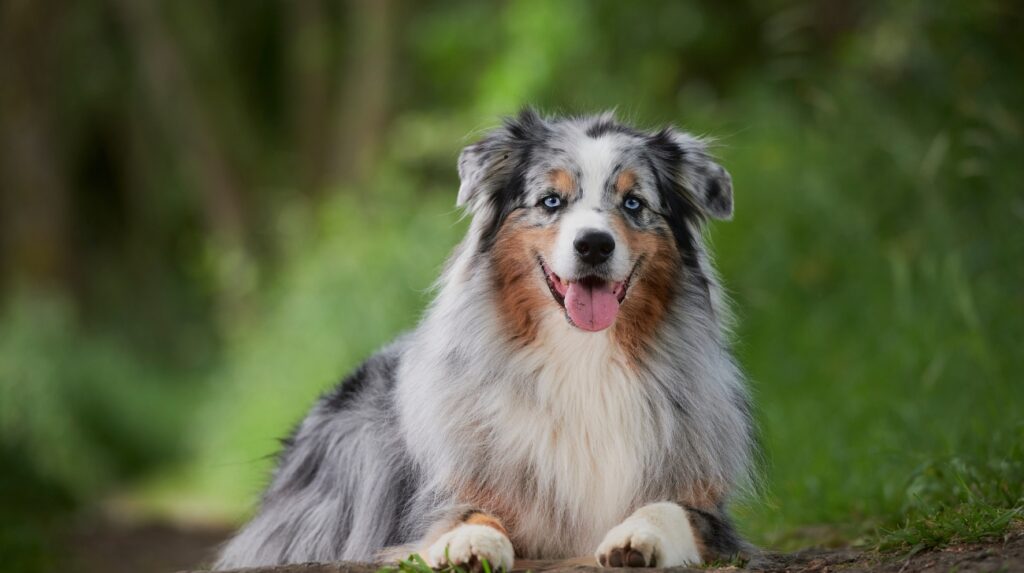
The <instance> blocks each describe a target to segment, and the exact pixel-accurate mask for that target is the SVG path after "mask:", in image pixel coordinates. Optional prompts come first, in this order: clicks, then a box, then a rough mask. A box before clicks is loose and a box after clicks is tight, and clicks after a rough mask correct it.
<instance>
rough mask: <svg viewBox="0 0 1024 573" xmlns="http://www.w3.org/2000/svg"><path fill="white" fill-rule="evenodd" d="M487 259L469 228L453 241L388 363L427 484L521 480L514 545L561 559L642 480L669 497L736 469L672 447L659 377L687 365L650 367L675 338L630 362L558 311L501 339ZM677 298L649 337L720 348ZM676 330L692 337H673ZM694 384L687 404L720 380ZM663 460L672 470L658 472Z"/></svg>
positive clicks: (501, 484)
mask: <svg viewBox="0 0 1024 573" xmlns="http://www.w3.org/2000/svg"><path fill="white" fill-rule="evenodd" d="M472 236H473V234H472V233H471V234H470V237H472ZM489 264H490V262H489V259H488V257H487V256H486V254H480V253H479V252H478V251H477V249H476V244H475V243H474V241H473V240H472V239H471V238H470V239H467V240H466V242H465V243H464V244H463V245H461V246H460V247H459V249H457V252H456V254H455V255H454V256H453V258H452V260H451V261H450V262H449V265H448V268H447V269H446V272H445V273H444V275H443V276H442V278H441V281H440V283H439V285H438V286H439V292H438V297H437V299H436V300H435V302H434V304H433V305H432V306H431V308H430V309H429V311H428V313H427V315H426V316H425V318H424V320H423V322H422V324H421V325H420V327H419V328H418V329H417V331H416V332H415V334H413V336H412V339H411V340H410V348H409V354H408V356H407V359H406V360H403V365H402V367H401V369H400V372H399V382H398V383H399V384H400V385H402V386H403V388H402V389H401V391H399V392H398V393H397V395H398V396H400V397H401V403H400V412H401V414H400V415H401V416H402V426H403V429H404V431H405V437H406V440H407V441H408V443H409V446H410V450H411V451H412V452H414V456H415V457H416V461H417V463H419V464H423V465H424V466H425V467H429V468H430V470H429V471H426V472H424V473H425V475H431V476H436V478H435V479H436V481H435V483H433V484H431V487H430V488H428V489H430V490H433V491H435V492H436V495H442V496H449V495H452V496H458V495H459V492H465V491H472V492H480V496H481V498H483V500H484V502H486V501H488V500H490V501H492V502H495V503H497V504H499V505H500V503H501V502H500V499H499V500H497V501H494V500H493V499H491V498H494V497H497V498H500V497H501V495H500V492H502V491H509V490H517V491H520V492H523V490H527V491H528V493H527V494H526V495H522V494H520V495H517V496H515V497H516V498H518V499H533V500H535V503H533V504H532V505H530V506H527V507H517V508H510V509H513V510H515V511H516V512H518V515H517V516H516V517H515V518H514V521H516V523H513V525H512V527H515V528H516V529H518V530H519V531H518V532H517V533H518V535H517V537H518V538H519V539H520V542H521V544H522V545H523V547H517V550H518V551H519V552H521V553H522V554H523V555H526V556H529V555H559V554H561V555H566V556H569V555H573V554H582V553H580V552H586V551H589V550H590V548H592V547H593V546H594V544H596V543H597V542H599V541H600V537H601V535H603V534H604V532H606V531H607V530H608V528H610V527H612V526H613V525H615V524H616V523H617V522H619V521H620V520H621V519H623V517H624V516H625V515H627V514H628V513H629V512H630V511H631V510H633V509H635V503H636V501H637V500H638V499H639V498H640V497H641V496H642V495H647V496H649V495H650V493H651V488H656V490H657V495H661V496H663V497H665V498H666V499H671V498H672V497H673V496H675V495H678V493H679V491H680V488H681V487H683V486H682V484H684V483H700V482H701V481H711V482H721V481H722V480H723V479H725V480H730V478H731V477H733V476H732V475H731V474H734V473H735V468H730V467H727V466H728V465H729V464H730V463H731V460H726V461H725V462H718V463H714V462H712V463H710V464H709V461H710V460H715V459H718V458H719V457H720V456H721V453H720V452H715V453H711V452H692V455H693V458H694V459H692V460H691V463H689V464H687V463H685V462H682V463H681V462H680V459H679V456H680V454H681V452H678V451H675V452H674V451H671V450H672V449H673V448H675V447H677V446H679V445H680V444H679V442H680V439H683V440H685V437H681V434H680V429H679V428H677V427H674V422H673V421H672V420H673V419H678V416H677V415H676V416H674V415H673V413H672V412H670V411H667V410H668V409H670V408H673V407H679V403H680V401H681V400H683V401H685V400H687V398H685V397H680V396H671V395H667V394H670V393H671V392H670V391H669V389H668V388H667V387H666V384H667V383H668V381H667V380H666V379H667V378H673V377H679V376H686V375H687V373H686V372H678V371H675V372H666V371H659V370H664V369H667V368H669V367H668V365H669V364H672V363H673V362H672V361H671V360H668V359H666V360H660V359H659V355H666V354H671V353H673V352H674V351H673V349H671V348H652V349H651V350H650V357H649V360H648V361H645V363H644V364H642V365H636V364H631V363H630V361H629V360H628V357H627V356H626V354H625V352H624V351H623V349H622V348H621V347H620V346H619V345H618V344H617V343H616V342H615V340H614V338H613V335H612V333H611V330H612V329H608V330H607V331H603V332H598V333H591V332H583V331H581V330H578V329H576V328H574V327H573V326H571V325H570V324H568V322H567V321H566V320H565V318H564V317H562V316H561V315H560V313H559V312H557V310H555V309H552V312H551V313H548V314H545V316H544V317H543V318H541V319H540V328H539V337H538V340H536V341H534V342H533V343H531V344H529V345H516V344H510V343H509V341H508V340H507V335H506V334H505V331H504V330H503V324H502V322H501V317H500V316H499V315H498V313H497V312H496V311H495V305H494V304H493V302H492V300H491V297H492V296H493V293H492V283H491V279H492V276H491V273H492V272H493V269H491V268H488V266H489ZM681 290H682V289H681ZM682 298H683V297H680V300H679V301H676V304H675V305H674V306H673V311H672V312H671V313H670V314H669V316H667V317H666V318H665V321H664V322H665V324H663V325H659V328H662V329H666V330H675V331H676V332H672V333H667V335H665V336H659V337H656V338H657V339H658V340H659V341H660V342H659V344H661V345H662V346H665V345H668V346H672V345H678V346H680V348H677V349H675V352H678V351H680V350H681V351H683V352H686V348H687V347H689V348H691V349H692V351H694V352H700V353H705V354H706V353H707V347H716V348H717V347H718V338H719V333H718V332H717V331H716V330H715V328H710V329H709V327H716V325H715V324H714V321H713V320H709V317H700V316H694V317H691V320H681V316H680V313H682V312H686V311H687V310H694V309H696V310H699V309H701V308H706V307H704V306H693V308H691V309H686V308H685V304H682V303H683V302H684V301H683V300H682ZM694 327H696V328H694ZM716 328H717V327H716ZM687 335H689V336H695V335H696V336H700V337H701V338H702V339H703V340H690V341H684V340H682V337H684V336H687ZM691 362H692V361H691ZM676 363H677V364H678V360H677V361H676ZM691 365H692V367H694V368H700V367H701V364H699V363H697V362H692V364H691ZM708 366H710V365H708ZM711 367H712V368H716V367H717V368H718V369H719V370H721V365H717V364H716V365H714V366H711ZM690 374H694V375H696V376H700V375H701V374H702V373H698V372H692V373H690ZM456 380H457V381H458V383H454V382H455V381H456ZM712 382H713V381H712ZM693 386H694V389H695V394H694V395H692V396H689V399H691V400H693V401H694V402H695V403H698V404H699V403H700V402H702V401H703V400H704V399H706V398H711V399H716V400H717V399H725V398H723V397H722V396H721V394H722V392H721V390H728V389H725V388H723V389H714V388H710V389H708V388H700V387H699V386H698V385H693ZM709 390H710V392H709ZM431 408H432V409H433V410H431ZM683 454H684V455H685V454H686V453H683ZM725 457H726V458H728V456H725ZM697 458H700V459H699V460H698V459H697ZM673 466H678V468H677V469H678V471H677V473H676V475H675V476H674V477H668V479H666V476H665V475H664V474H665V472H666V470H668V469H670V468H672V467H673ZM695 473H696V474H698V475H695ZM655 476H657V477H655ZM552 508H561V513H554V512H552ZM567 540H569V541H567ZM567 544H569V545H567Z"/></svg>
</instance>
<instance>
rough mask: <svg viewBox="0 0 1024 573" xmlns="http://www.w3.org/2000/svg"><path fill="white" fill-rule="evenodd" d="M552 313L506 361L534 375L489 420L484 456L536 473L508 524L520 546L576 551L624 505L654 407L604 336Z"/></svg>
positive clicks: (653, 436)
mask: <svg viewBox="0 0 1024 573" xmlns="http://www.w3.org/2000/svg"><path fill="white" fill-rule="evenodd" d="M555 320H557V321H559V322H560V323H555V324H546V325H545V328H544V329H543V331H544V334H543V336H544V337H545V340H543V341H542V344H539V345H537V346H536V347H535V349H533V350H524V351H522V352H521V353H520V354H519V355H518V356H517V357H516V359H515V362H516V363H515V364H510V369H511V370H515V371H518V372H533V373H535V377H534V380H533V381H532V384H529V385H527V387H528V388H529V390H528V391H525V392H520V395H518V396H514V397H512V399H511V400H509V401H508V402H507V403H508V404H512V405H513V406H512V407H510V408H508V409H507V410H506V411H505V412H504V413H503V415H501V416H500V417H498V418H497V419H495V420H492V426H491V428H492V431H493V440H494V441H493V450H492V454H493V455H495V456H500V457H501V458H503V461H504V462H505V464H502V465H506V464H507V466H506V467H509V468H510V471H511V468H529V470H528V471H529V473H530V474H531V475H530V476H528V479H531V480H536V483H535V484H534V487H536V493H537V495H536V496H534V498H533V499H534V500H535V501H534V503H533V505H534V507H530V508H524V509H528V511H526V512H524V515H523V516H522V519H523V523H521V524H520V525H521V526H520V527H519V528H518V529H519V531H520V535H523V536H524V537H525V538H524V539H522V541H523V545H525V546H526V547H524V550H525V551H526V552H528V553H533V552H536V553H537V554H545V555H550V554H559V553H564V552H567V553H568V554H573V553H575V554H579V552H580V551H584V550H589V549H590V548H592V547H594V546H595V544H596V543H597V542H598V541H600V539H601V537H602V536H603V535H604V533H605V532H607V531H608V529H609V528H610V527H612V526H613V525H615V524H616V523H618V522H619V521H621V520H622V519H623V518H624V517H625V516H626V515H628V513H629V512H630V511H631V510H632V509H633V508H632V505H633V503H634V502H635V500H636V497H637V494H638V490H639V488H640V487H641V486H642V484H643V481H644V480H643V475H644V470H645V468H646V467H648V465H649V464H650V463H651V462H652V461H653V460H652V459H651V457H653V452H652V445H654V444H655V443H657V441H658V440H657V429H656V420H657V415H656V412H654V411H652V408H651V404H650V402H649V400H647V398H646V396H647V393H646V392H644V391H643V388H642V387H641V384H642V381H641V380H639V379H638V377H637V375H636V373H635V371H634V370H633V369H632V368H630V367H629V366H628V365H627V363H626V361H625V358H624V357H623V356H622V355H621V354H620V352H619V350H618V348H617V346H616V345H615V344H613V342H612V341H611V339H610V337H609V335H608V334H606V333H597V334H594V333H584V332H580V331H577V330H576V329H573V328H571V327H569V326H568V325H566V324H565V322H564V320H562V319H561V317H555ZM531 386H532V387H531Z"/></svg>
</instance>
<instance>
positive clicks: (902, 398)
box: [0, 0, 1024, 569]
mask: <svg viewBox="0 0 1024 573" xmlns="http://www.w3.org/2000/svg"><path fill="white" fill-rule="evenodd" d="M15 5H17V6H20V7H21V8H13V7H12V8H8V12H7V15H8V18H7V19H6V20H5V21H4V22H5V23H4V26H6V27H7V28H5V30H7V31H8V32H11V31H13V32H18V34H15V35H14V36H11V35H10V34H8V36H7V37H8V38H11V37H13V38H15V40H17V39H18V38H21V41H23V42H25V43H26V45H28V46H31V45H33V42H49V43H44V45H43V46H41V47H44V48H47V49H46V50H44V51H42V52H39V54H38V56H37V58H36V59H35V60H32V61H31V62H29V63H25V62H22V63H21V67H18V65H14V64H18V61H17V58H16V55H17V53H15V52H10V51H8V52H6V54H5V58H6V60H5V63H7V64H12V66H13V67H11V68H9V69H10V70H13V71H9V72H7V73H10V74H13V76H12V77H13V78H14V79H16V80H19V83H9V84H8V85H9V86H14V87H12V88H10V89H8V91H7V92H5V93H6V96H5V97H6V98H7V99H5V100H3V102H0V103H4V102H6V103H5V105H6V108H5V109H6V112H5V113H6V115H3V114H0V119H3V120H4V125H3V129H0V135H2V136H3V137H4V139H3V141H4V142H5V143H8V144H12V145H15V147H6V148H5V149H8V150H11V149H15V150H21V149H22V147H24V148H25V149H29V148H30V147H31V144H30V143H25V142H24V141H23V138H21V137H19V134H22V133H24V132H25V130H29V131H31V132H32V133H36V134H37V135H38V134H42V136H41V139H40V138H36V139H33V140H32V141H36V142H39V141H42V142H46V141H49V142H50V143H51V144H52V148H50V149H49V150H48V151H50V152H52V153H49V154H42V155H43V156H45V157H47V158H49V159H48V160H49V161H51V164H44V168H45V169H46V170H47V171H46V173H49V174H51V175H54V174H55V175H54V176H56V177H59V178H58V179H56V180H51V179H45V180H44V179H40V177H41V175H39V173H35V172H33V171H32V170H31V168H30V167H29V166H30V165H32V164H31V163H17V164H15V163H14V162H13V161H11V162H8V163H7V164H6V165H7V167H8V171H7V173H8V175H5V181H4V183H5V189H4V197H5V203H4V211H3V217H2V218H0V221H2V222H3V223H4V226H5V230H6V231H5V235H4V238H5V242H4V245H5V251H4V258H3V259H0V260H2V264H3V268H4V271H5V272H4V289H5V291H4V292H5V293H6V295H5V298H4V303H3V307H2V308H3V310H2V314H0V430H2V436H0V461H2V462H3V466H4V467H5V468H17V471H13V472H5V475H4V476H3V477H2V478H0V488H3V491H2V492H0V493H2V494H3V495H0V499H3V501H2V502H0V512H3V514H4V518H3V519H0V523H2V524H3V525H0V552H5V553H6V551H3V548H4V546H5V545H6V546H10V547H15V546H16V547H19V548H21V552H20V553H17V554H18V555H24V556H25V563H26V565H25V566H24V568H25V569H31V568H32V567H37V566H38V559H42V557H41V556H42V555H43V554H44V553H45V549H44V548H45V545H43V541H41V539H42V538H41V537H40V535H41V533H38V532H41V531H43V530H44V529H45V528H46V527H48V525H49V524H50V521H51V517H50V516H54V515H58V516H59V515H63V512H65V511H68V510H69V509H73V508H81V507H91V506H94V505H96V503H98V502H99V501H100V500H103V499H109V498H110V497H111V496H115V497H119V498H120V497H125V496H127V497H128V498H131V499H132V500H133V503H135V504H137V505H140V506H141V507H144V508H148V510H150V511H158V512H160V513H161V514H165V515H172V516H176V517H178V518H182V519H191V520H224V519H227V520H237V519H240V518H242V517H243V516H244V515H245V512H246V511H247V509H248V508H250V507H251V505H252V503H253V502H254V501H255V500H256V495H257V494H258V491H259V489H260V487H261V485H262V483H263V482H264V480H265V476H266V471H267V470H268V468H269V464H270V460H269V456H270V455H271V454H273V453H274V451H275V450H276V447H277V445H276V441H275V440H276V438H278V437H280V436H283V435H284V434H285V433H286V432H287V431H288V429H289V427H290V426H291V425H292V424H293V423H295V422H296V421H297V420H298V419H299V417H300V416H301V415H302V413H303V412H304V410H305V409H306V408H307V407H308V405H309V404H310V403H311V401H312V400H313V399H314V398H315V396H316V395H317V394H318V393H319V392H321V391H323V390H325V389H326V388H328V387H329V386H330V385H331V384H332V383H333V382H334V381H335V380H337V379H339V378H340V377H341V376H342V375H343V374H344V373H345V372H346V371H347V370H348V369H350V368H352V367H354V366H355V365H356V364H357V363H358V362H359V361H360V360H361V359H362V358H363V357H365V356H366V355H368V354H369V353H370V352H372V351H373V349H374V348H376V347H378V346H379V345H381V344H383V343H385V342H386V341H388V340H389V339H391V338H392V337H393V336H394V335H396V334H397V333H398V332H400V331H402V330H403V329H407V328H409V327H411V326H413V325H414V324H415V322H416V319H417V317H418V314H419V312H420V311H421V309H422V308H423V306H424V305H425V304H426V302H427V301H428V300H429V298H430V293H429V288H430V285H431V281H433V280H434V278H435V277H436V276H437V274H438V272H439V270H440V267H441V265H442V263H443V260H444V258H445V256H446V254H447V253H448V252H449V251H450V249H451V248H452V246H453V245H454V244H455V243H456V241H457V240H458V238H459V237H460V236H461V234H462V232H463V231H464V229H465V222H464V221H462V220H461V219H460V215H459V213H457V212H456V211H455V210H454V208H453V206H452V205H453V203H454V196H455V191H456V189H457V181H456V175H455V168H454V165H455V157H456V156H457V153H458V150H459V148H460V147H461V146H462V145H464V144H466V143H467V142H469V141H471V140H472V139H473V138H474V137H475V136H476V135H477V134H478V133H480V131H481V130H483V129H486V128H487V127H488V126H490V125H494V124H495V123H496V122H497V116H498V115H501V114H508V113H513V112H515V111H516V109H517V108H518V107H519V106H521V105H523V104H526V103H531V104H535V105H538V106H539V107H540V108H541V109H543V110H545V111H548V112H553V113H562V112H564V113H583V112H590V111H596V110H601V109H607V108H616V109H617V110H618V114H619V116H620V117H622V118H624V119H627V120H631V121H636V122H637V123H639V124H640V125H642V126H652V127H653V126H658V125H660V124H663V123H676V124H679V125H681V126H683V127H685V128H688V129H690V130H692V131H694V132H697V133H702V134H703V133H707V134H710V135H712V136H715V138H716V139H717V145H716V150H715V151H716V153H717V154H718V155H719V156H720V158H721V160H722V162H723V163H724V164H725V165H726V166H727V167H728V168H729V169H730V171H731V172H732V174H733V177H734V181H735V188H736V201H737V216H736V219H735V220H734V221H733V222H730V223H725V224H716V225H714V226H713V228H712V229H711V231H710V235H711V237H710V238H711V239H712V242H713V243H714V245H715V248H716V251H717V253H718V262H719V265H720V268H721V271H722V274H723V276H724V278H725V281H726V284H727V285H728V286H729V287H730V289H731V294H732V296H733V298H734V300H735V302H736V306H737V311H738V316H739V326H738V330H737V333H736V334H737V350H738V352H739V355H740V357H741V360H742V362H743V364H744V366H745V367H746V369H747V370H748V372H749V373H750V375H751V380H752V386H753V388H754V392H755V395H756V399H757V404H758V411H759V417H760V421H761V426H762V432H763V444H764V448H765V453H766V460H767V463H766V464H765V481H766V487H765V492H766V494H765V495H764V496H763V498H759V499H750V500H744V501H742V502H741V503H740V507H739V510H740V514H741V521H742V524H741V525H742V527H743V529H744V530H745V531H747V532H748V533H749V534H750V535H752V536H753V538H754V540H755V541H758V542H761V543H768V544H772V545H777V546H786V545H792V544H799V543H805V542H807V541H809V540H810V541H827V540H828V539H826V538H823V537H822V536H821V535H820V529H811V528H810V526H818V525H821V524H825V525H828V526H830V527H831V528H833V530H834V531H836V532H838V533H837V534H836V535H838V536H839V538H840V539H841V540H844V541H850V540H856V539H868V540H874V541H876V542H878V543H881V544H882V545H884V546H886V547H891V546H899V545H919V544H923V545H933V544H938V543H943V542H948V541H950V540H956V539H974V538H977V537H979V536H985V535H993V534H998V532H999V531H1001V530H1002V528H1003V527H1005V524H1006V523H1008V522H1009V521H1010V520H1012V519H1019V518H1020V515H1021V513H1020V512H1021V508H1022V507H1024V492H1022V490H1021V486H1020V484H1021V483H1024V470H1022V464H1024V452H1022V451H1021V447H1020V444H1021V443H1022V442H1024V426H1022V423H1024V417H1022V410H1021V408H1022V405H1024V384H1022V383H1021V382H1022V381H1021V380H1020V375H1019V372H1021V371H1024V353H1022V352H1021V343H1022V341H1024V320H1022V318H1024V290H1022V289H1021V285H1022V284H1024V265H1022V264H1021V261H1022V260H1024V231H1022V228H1024V194H1022V192H1021V183H1020V182H1021V181H1024V164H1022V162H1021V158H1022V157H1024V117H1022V114H1021V110H1022V109H1024V85H1022V84H1024V82H1022V75H1021V71H1022V70H1024V65H1022V64H1024V52H1022V51H1021V50H1020V49H1019V30H1020V29H1022V28H1021V25H1022V24H1024V21H1022V14H1021V10H1020V9H1019V7H1018V6H1017V5H1016V3H1013V2H1002V1H994V0H986V1H981V2H973V1H966V0H960V1H955V0H944V1H940V2H924V1H909V2H900V3H880V2H879V3H875V2H857V1H840V0H832V1H827V2H818V3H805V2H793V1H773V2H752V1H737V2H729V3H716V2H667V1H666V2H653V1H652V2H645V3H643V4H636V3H625V2H610V1H609V2H582V1H580V2H571V1H565V2H543V1H519V2H502V3H484V2H475V1H462V2H445V3H441V2H415V3H414V2H404V3H399V4H392V3H387V2H382V3H379V4H378V3H358V2H353V3H349V4H342V5H334V4H327V3H320V2H316V1H306V2H295V3H270V2H268V3H258V4H256V5H252V4H250V3H240V2H231V1H224V2H215V3H192V2H181V3H170V2H168V3H162V4H151V3H148V2H141V3H138V4H137V5H140V6H149V7H150V8H152V10H149V11H146V10H141V11H140V10H137V9H132V6H136V4H132V3H130V2H127V0H125V1H110V2H89V3H79V4H77V5H76V6H75V7H73V8H72V9H70V10H69V11H67V12H66V13H65V12H60V13H59V14H58V11H56V10H55V9H54V8H53V7H51V6H49V4H48V3H45V2H44V3H38V4H31V3H30V4H24V3H14V4H12V6H15ZM24 6H32V7H31V8H25V7H24ZM40 6H43V8H40ZM381 6H383V8H381ZM19 9H20V10H22V11H21V12H19V11H18V10H19ZM33 10H35V11H36V12H33ZM26 13H27V14H28V16H25V14H26ZM40 18H42V19H40ZM39 22H46V23H48V25H49V26H51V27H50V28H49V29H50V31H52V32H53V34H52V35H50V36H47V38H49V40H45V41H44V40H40V39H38V38H36V35H37V34H36V33H30V32H33V30H35V31H36V32H38V30H36V28H33V26H35V27H38V26H41V25H43V24H39ZM18 26H21V27H18ZM23 28H24V29H23ZM136 28H138V29H141V30H143V31H144V32H145V33H144V34H137V33H132V32H131V30H132V29H136ZM25 30H28V31H27V32H26V31H25ZM360 31H362V32H360ZM357 32H358V33H357ZM353 38H354V39H353ZM50 43H52V45H51V44H50ZM154 62H155V63H161V62H162V65H163V66H164V67H162V68H160V70H162V71H163V72H166V73H167V74H169V76H170V78H171V79H170V80H166V78H164V79H161V78H160V77H154V76H153V75H149V74H150V72H152V66H153V65H154ZM29 64H31V65H29ZM18 70H21V71H20V72H19V71H18ZM25 70H30V71H31V72H32V73H29V72H26V71H25ZM36 70H43V72H46V73H50V74H51V75H50V76H47V78H45V81H43V80H40V79H39V78H38V77H37V76H36V73H42V72H36ZM19 74H20V75H19ZM156 76H159V74H156ZM8 79H10V78H8ZM54 87H56V88H58V89H56V90H53V89H44V88H54ZM40 90H42V91H40ZM44 92H45V93H47V94H50V95H48V96H47V97H38V98H37V97H34V96H38V95H40V94H42V93H44ZM367 93H369V94H371V95H370V96H367V95H366V94H367ZM26 118H28V119H26ZM33 118H34V121H35V123H31V121H29V120H33ZM16 121H25V122H29V123H25V124H18V123H16ZM26 125H28V127H25V126H26ZM58 126H59V127H58ZM15 127H19V129H21V131H17V130H15ZM33 130H34V131H33ZM467 134H468V135H467ZM47 135H48V136H49V137H48V138H47V137H44V136H47ZM12 142H13V143H12ZM18 146H22V147H18ZM29 150H30V151H31V149H29ZM197 150H198V152H197ZM8 155H9V156H10V155H12V154H11V153H8ZM19 157H20V156H19ZM8 158H10V157H8ZM38 181H44V182H45V181H49V183H48V185H49V186H48V187H39V186H33V185H31V184H32V183H33V182H38ZM55 181H56V182H55ZM40 189H42V190H43V191H46V192H45V193H43V191H40ZM12 205H18V206H19V208H18V209H12V208H11V206H12ZM24 221H34V222H35V223H34V224H33V225H32V226H30V227H26V225H22V224H21V223H23V222H24ZM55 221H56V222H62V223H61V224H60V225H51V224H49V223H52V222H55ZM26 228H29V229H30V231H31V232H27V231H25V229H26ZM18 233H21V234H20V235H19V234H18ZM26 233H28V234H27V235H26ZM26 237H27V238H28V239H31V240H27V239H26ZM25 245H31V248H27V247H26V246H25ZM125 492H127V493H125ZM8 500H13V501H10V502H9V501H8ZM19 500H20V501H19ZM40 508H42V509H45V511H39V509H40ZM7 516H11V518H10V519H8V518H7ZM14 523H17V525H14V526H11V525H10V524H14ZM33 532H36V533H33ZM863 536H867V537H863Z"/></svg>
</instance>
